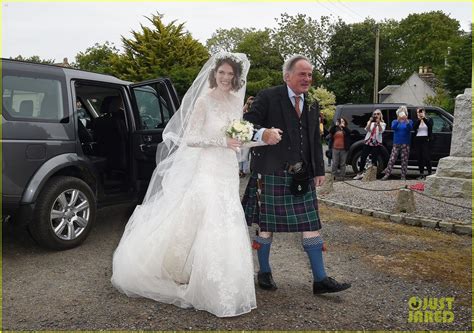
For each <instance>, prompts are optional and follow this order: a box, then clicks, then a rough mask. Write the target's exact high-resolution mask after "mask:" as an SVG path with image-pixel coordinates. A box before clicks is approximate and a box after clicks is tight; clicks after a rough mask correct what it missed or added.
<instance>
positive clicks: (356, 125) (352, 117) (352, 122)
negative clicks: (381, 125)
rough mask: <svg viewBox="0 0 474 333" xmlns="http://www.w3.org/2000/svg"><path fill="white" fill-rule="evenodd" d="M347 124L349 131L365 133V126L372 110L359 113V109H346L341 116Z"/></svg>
mask: <svg viewBox="0 0 474 333" xmlns="http://www.w3.org/2000/svg"><path fill="white" fill-rule="evenodd" d="M342 116H343V117H345V118H346V119H347V121H348V123H349V126H348V128H349V130H357V131H359V132H361V133H365V126H367V122H368V121H369V118H370V117H371V116H372V110H368V111H365V112H361V110H360V109H349V108H348V109H346V110H344V111H343V114H342Z"/></svg>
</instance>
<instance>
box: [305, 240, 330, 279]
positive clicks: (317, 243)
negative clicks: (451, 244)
mask: <svg viewBox="0 0 474 333" xmlns="http://www.w3.org/2000/svg"><path fill="white" fill-rule="evenodd" d="M303 248H304V250H305V251H306V253H307V254H308V257H309V262H310V263H311V270H312V271H313V278H314V281H316V282H319V281H321V280H323V279H324V278H325V277H326V271H325V270H324V261H323V239H322V238H321V236H318V237H311V238H303Z"/></svg>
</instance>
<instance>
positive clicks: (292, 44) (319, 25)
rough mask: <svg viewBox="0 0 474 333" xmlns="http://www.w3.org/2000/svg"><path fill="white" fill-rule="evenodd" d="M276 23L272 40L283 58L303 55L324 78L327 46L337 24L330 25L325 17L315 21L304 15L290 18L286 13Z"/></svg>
mask: <svg viewBox="0 0 474 333" xmlns="http://www.w3.org/2000/svg"><path fill="white" fill-rule="evenodd" d="M276 21H277V23H278V27H277V28H276V29H275V30H274V34H273V39H274V41H275V43H276V45H277V47H278V49H279V51H280V54H281V55H282V56H283V58H285V59H286V58H288V57H289V56H291V55H293V54H301V55H304V56H306V57H308V58H309V59H310V60H311V62H312V63H313V65H314V66H315V67H316V69H317V71H319V72H320V73H321V75H322V76H323V77H325V76H326V75H327V73H328V72H327V64H326V63H327V58H328V56H329V53H328V44H329V41H330V38H331V36H332V34H333V32H334V28H335V25H336V24H337V23H331V21H330V19H329V17H327V16H321V18H320V19H319V20H316V19H312V18H311V17H309V16H307V15H305V14H297V15H295V16H291V15H289V14H287V13H284V14H281V16H280V18H279V19H276ZM339 23H341V21H340V20H339Z"/></svg>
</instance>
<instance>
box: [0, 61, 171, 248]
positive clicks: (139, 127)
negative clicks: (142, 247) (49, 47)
mask: <svg viewBox="0 0 474 333" xmlns="http://www.w3.org/2000/svg"><path fill="white" fill-rule="evenodd" d="M2 80H3V86H2V131H3V134H2V148H3V156H2V157H3V159H2V166H3V170H2V171H3V172H2V177H3V178H2V181H3V182H2V208H3V210H2V218H3V220H4V221H5V220H9V221H11V222H9V223H15V224H17V225H26V226H27V227H28V228H29V230H30V232H31V234H32V236H33V238H34V239H35V240H36V241H37V242H38V243H39V244H40V245H41V246H44V247H47V248H51V249H56V250H62V249H68V248H72V247H75V246H77V245H79V244H81V243H82V242H83V241H84V240H85V239H86V237H87V235H88V233H89V232H90V230H91V228H92V225H93V224H94V222H95V217H96V211H97V208H98V207H100V206H103V205H107V204H115V203H121V202H138V201H139V200H140V199H141V198H142V197H143V195H144V193H145V191H146V188H147V185H148V182H149V180H150V178H151V175H152V172H153V170H154V168H155V153H156V147H157V144H158V143H159V142H161V140H162V133H163V129H164V127H165V125H166V123H167V122H168V120H169V119H170V117H171V116H172V115H173V113H174V112H175V111H176V110H177V108H178V107H179V99H178V97H177V94H176V91H175V89H174V87H173V86H172V84H171V82H170V80H169V79H166V78H161V79H156V80H150V81H146V82H141V83H137V84H133V83H131V82H126V81H122V80H119V79H117V78H115V77H113V76H108V75H102V74H96V73H91V72H85V71H80V70H75V69H70V68H63V67H56V66H51V65H43V64H33V63H27V62H21V61H14V60H8V59H2Z"/></svg>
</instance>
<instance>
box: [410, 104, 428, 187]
mask: <svg viewBox="0 0 474 333" xmlns="http://www.w3.org/2000/svg"><path fill="white" fill-rule="evenodd" d="M416 115H417V118H418V119H416V120H415V123H414V125H413V129H414V130H415V140H414V142H413V143H414V147H415V150H416V152H417V157H418V169H419V170H420V177H418V179H424V178H425V174H424V169H425V167H426V171H428V176H429V175H431V140H432V138H433V119H431V118H429V117H427V116H426V112H425V110H424V109H423V108H419V109H417V110H416Z"/></svg>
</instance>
